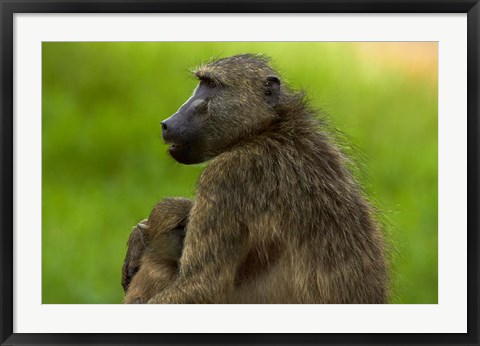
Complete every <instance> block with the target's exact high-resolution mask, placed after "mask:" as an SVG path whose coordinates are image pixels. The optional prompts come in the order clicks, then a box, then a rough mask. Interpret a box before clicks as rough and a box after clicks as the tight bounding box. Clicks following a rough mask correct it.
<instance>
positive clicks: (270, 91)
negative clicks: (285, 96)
mask: <svg viewBox="0 0 480 346" xmlns="http://www.w3.org/2000/svg"><path fill="white" fill-rule="evenodd" d="M280 84H281V83H280V79H278V77H276V76H268V77H267V78H265V81H264V82H263V85H264V87H265V89H264V93H265V96H267V99H268V104H269V105H270V106H272V107H274V106H276V105H277V103H278V100H279V99H280Z"/></svg>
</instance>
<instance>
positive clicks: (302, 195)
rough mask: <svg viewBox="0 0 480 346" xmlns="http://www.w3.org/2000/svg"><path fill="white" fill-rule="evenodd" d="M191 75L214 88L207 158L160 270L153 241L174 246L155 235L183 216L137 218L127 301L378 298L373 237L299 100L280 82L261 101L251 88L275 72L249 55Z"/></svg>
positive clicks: (380, 277) (383, 282)
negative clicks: (176, 253)
mask: <svg viewBox="0 0 480 346" xmlns="http://www.w3.org/2000/svg"><path fill="white" fill-rule="evenodd" d="M196 74H197V76H199V77H200V78H202V76H205V75H208V78H211V79H215V80H216V81H217V82H218V83H221V85H222V87H223V89H222V93H221V94H219V96H216V97H215V98H213V99H212V100H211V101H209V104H208V117H205V119H206V120H204V121H205V122H206V123H205V125H202V128H203V129H206V130H205V131H206V133H205V135H204V137H203V139H202V140H203V142H202V155H204V157H205V159H211V161H210V163H209V165H208V166H207V168H206V169H205V170H204V172H203V173H202V175H201V176H200V178H199V180H198V185H197V191H196V198H195V200H194V201H193V204H192V205H191V209H190V208H188V222H187V224H186V227H185V228H186V236H185V241H184V247H183V252H182V254H181V257H180V259H179V263H178V267H177V262H175V261H173V262H175V263H174V264H173V265H167V266H165V258H164V256H165V253H164V249H165V248H164V245H162V244H172V243H175V242H172V241H170V240H168V239H167V238H168V236H167V237H165V235H166V234H167V235H168V234H169V232H171V231H172V230H173V229H175V228H176V227H177V226H178V225H179V224H181V220H180V219H182V220H184V219H185V217H186V215H183V214H181V213H178V212H177V211H175V209H178V208H176V207H175V206H174V204H175V203H173V204H170V203H169V206H168V208H157V210H154V212H153V213H152V215H151V216H150V219H149V221H148V224H149V225H150V227H151V229H150V231H151V234H150V235H149V242H150V243H149V244H150V249H151V250H150V251H147V252H145V254H144V255H143V258H142V263H141V265H140V270H139V272H138V274H137V275H135V276H134V278H133V281H132V283H131V284H130V287H129V289H128V291H127V297H129V296H131V297H134V298H133V300H135V299H140V300H141V302H143V301H146V300H148V302H149V303H386V301H387V266H386V260H385V257H384V248H385V245H384V240H383V237H382V233H381V231H380V229H379V227H378V225H377V223H376V222H375V220H374V215H373V211H372V208H371V206H370V205H369V203H368V202H367V200H366V199H365V197H364V196H363V194H362V192H361V190H360V188H359V187H358V185H357V183H356V181H355V179H354V178H353V176H352V174H351V173H350V172H349V169H348V161H347V159H346V158H345V156H344V155H343V154H342V152H341V151H340V150H339V148H338V147H337V146H336V145H335V143H334V141H333V140H332V138H331V135H330V134H329V132H328V130H327V127H326V126H325V125H324V124H323V123H322V122H321V121H319V120H318V116H317V114H316V112H314V111H312V110H311V109H310V108H309V107H308V105H307V103H306V101H305V99H304V97H303V95H302V94H299V93H295V92H292V91H290V90H289V89H288V88H287V87H285V86H284V85H283V84H282V85H281V89H280V94H279V95H278V100H277V101H275V102H273V101H272V103H271V104H272V106H270V105H269V103H268V102H270V101H271V99H270V98H269V97H270V96H269V95H270V94H269V93H266V92H263V90H264V89H262V88H263V87H264V86H265V85H267V84H265V83H263V82H262V81H264V80H265V78H266V77H267V76H270V75H272V74H273V75H276V73H275V71H273V70H272V69H271V68H270V67H269V66H268V65H267V62H266V60H265V59H264V58H262V57H259V56H252V55H240V56H235V57H231V58H226V59H222V60H219V61H215V62H212V63H210V64H207V65H206V66H203V67H201V68H200V69H199V70H198V71H197V72H196ZM266 95H267V96H266ZM267 101H268V102H267ZM212 122H213V123H212ZM170 201H171V202H172V201H174V200H170ZM182 203H183V202H182ZM152 216H154V218H152ZM165 220H169V221H168V222H167V221H165ZM157 223H158V224H157ZM152 239H153V241H152ZM165 241H166V243H165ZM168 246H169V245H167V249H168ZM129 251H132V249H130V248H129ZM137 252H138V251H137ZM140 252H141V251H140ZM168 252H169V250H168V251H167V253H168ZM167 257H169V256H167ZM168 259H169V260H170V258H168ZM165 268H167V269H165ZM132 285H133V286H132ZM132 287H135V289H133V288H132ZM129 299H130V298H129ZM126 300H127V299H126Z"/></svg>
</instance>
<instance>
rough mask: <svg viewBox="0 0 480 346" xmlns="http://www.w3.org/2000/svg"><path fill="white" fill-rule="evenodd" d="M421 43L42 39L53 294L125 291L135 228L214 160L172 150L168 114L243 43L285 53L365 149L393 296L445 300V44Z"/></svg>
mask: <svg viewBox="0 0 480 346" xmlns="http://www.w3.org/2000/svg"><path fill="white" fill-rule="evenodd" d="M382 45H384V46H382ZM417 45H418V46H415V44H409V45H408V44H405V45H404V46H402V44H396V45H395V44H383V43H378V44H362V43H313V42H310V43H308V42H305V43H300V42H299V43H287V42H285V43H282V42H277V43H275V42H271V43H261V42H257V43H248V42H238V43H234V42H227V43H226V42H209V43H201V42H183V43H174V42H170V43H169V42H157V43H153V42H151V43H150V42H149V43H125V42H118V43H113V42H112V43H88V42H85V43H61V42H58V43H57V42H46V43H43V46H42V57H43V59H42V71H43V82H42V83H43V87H42V92H43V128H42V133H43V140H42V144H43V147H42V153H43V158H42V159H43V177H42V186H43V194H42V198H43V204H42V205H43V211H42V213H43V221H42V227H43V230H42V232H43V234H42V269H43V270H42V275H43V277H42V283H43V291H42V295H43V297H42V298H43V303H120V302H121V301H122V297H123V291H122V287H121V285H120V278H121V273H120V272H121V265H122V261H123V258H124V255H125V250H126V246H125V244H126V240H127V238H128V235H129V233H130V229H131V227H132V226H133V225H134V224H136V222H137V221H139V220H140V219H142V218H144V217H146V216H147V215H148V213H149V211H150V209H151V208H152V207H153V205H154V204H155V202H156V201H158V200H159V199H161V198H162V197H166V196H193V194H194V188H195V181H196V179H197V177H198V175H199V174H200V172H201V171H202V169H203V166H202V165H197V166H183V165H180V164H178V163H176V162H174V161H173V160H172V159H171V158H169V157H168V156H167V153H166V150H167V147H166V146H165V145H164V144H163V143H162V140H161V136H160V127H159V123H160V121H161V120H163V119H165V118H166V117H168V116H169V115H171V114H172V113H174V112H175V111H176V109H177V108H178V107H179V106H180V105H181V104H182V103H183V102H184V101H185V100H186V99H187V98H188V97H189V96H190V94H191V92H192V90H193V88H194V87H195V85H196V81H195V79H194V78H192V77H191V76H190V73H189V69H190V68H192V67H195V66H197V65H199V64H201V62H202V61H205V60H208V59H210V58H212V57H220V56H229V55H233V54H238V53H243V52H250V53H264V54H266V55H268V56H270V57H272V61H273V65H274V66H275V67H277V68H278V69H279V70H280V71H281V72H282V73H283V75H284V76H283V77H284V79H285V80H286V81H287V82H288V83H289V84H290V85H291V86H293V87H294V88H300V89H305V90H306V91H307V94H308V95H309V97H310V99H311V100H312V102H313V104H314V105H315V106H316V107H319V108H322V109H323V110H325V111H326V112H327V113H329V115H330V117H331V119H332V123H333V124H334V125H335V126H336V127H337V128H338V129H340V130H341V131H342V132H343V133H345V134H346V135H347V136H348V138H349V141H350V142H351V144H352V146H354V147H356V148H359V149H358V150H355V151H354V152H356V153H357V154H355V157H354V160H356V161H358V162H360V163H361V165H360V168H361V172H362V173H361V174H360V176H359V179H360V180H361V181H362V183H363V184H364V185H365V186H366V190H367V191H368V193H369V194H370V195H371V196H372V199H373V200H374V201H375V203H376V205H377V206H378V208H379V210H380V211H381V214H382V220H383V223H384V224H385V230H386V233H387V237H388V240H389V243H390V244H391V245H390V250H389V253H390V262H391V273H392V274H391V275H392V287H393V296H392V299H391V302H392V303H437V181H438V178H437V98H438V95H437V74H436V73H437V72H436V65H435V64H436V63H437V61H436V54H437V47H436V46H435V47H433V49H427V50H426V51H424V50H422V46H421V45H422V43H417ZM427 45H428V44H427ZM430 45H431V44H430ZM392 47H393V50H392ZM384 48H385V49H384ZM427 48H428V47H427ZM430 48H432V47H431V46H430ZM392 52H393V53H392ZM428 54H430V55H432V56H433V59H432V60H431V61H430V60H428V59H427V63H425V58H429V56H428ZM430 58H432V57H431V56H430ZM429 64H430V65H431V64H433V65H434V66H433V68H430V69H429V68H425V66H428V65H429Z"/></svg>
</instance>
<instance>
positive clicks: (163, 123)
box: [160, 121, 168, 139]
mask: <svg viewBox="0 0 480 346" xmlns="http://www.w3.org/2000/svg"><path fill="white" fill-rule="evenodd" d="M160 124H161V125H162V136H163V138H164V139H165V137H166V136H167V129H168V126H167V123H166V122H165V121H162V122H161V123H160Z"/></svg>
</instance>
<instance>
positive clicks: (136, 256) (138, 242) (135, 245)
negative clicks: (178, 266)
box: [122, 219, 148, 292]
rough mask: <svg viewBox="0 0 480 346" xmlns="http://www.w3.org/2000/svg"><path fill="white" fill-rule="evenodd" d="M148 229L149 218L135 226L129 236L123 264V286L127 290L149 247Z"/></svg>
mask: <svg viewBox="0 0 480 346" xmlns="http://www.w3.org/2000/svg"><path fill="white" fill-rule="evenodd" d="M147 229H148V224H147V220H146V219H145V220H142V221H140V222H139V223H138V224H137V225H136V226H135V227H134V228H133V230H132V233H131V234H130V237H129V238H128V243H127V246H128V248H127V254H126V255H125V260H124V261H123V266H122V286H123V290H124V291H125V292H126V291H127V288H128V285H129V284H130V281H132V278H133V277H134V276H135V274H136V273H137V271H138V268H139V267H140V259H141V257H142V255H143V253H144V251H145V248H146V247H147V242H148V239H147V236H146V233H145V231H146V230H147Z"/></svg>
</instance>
